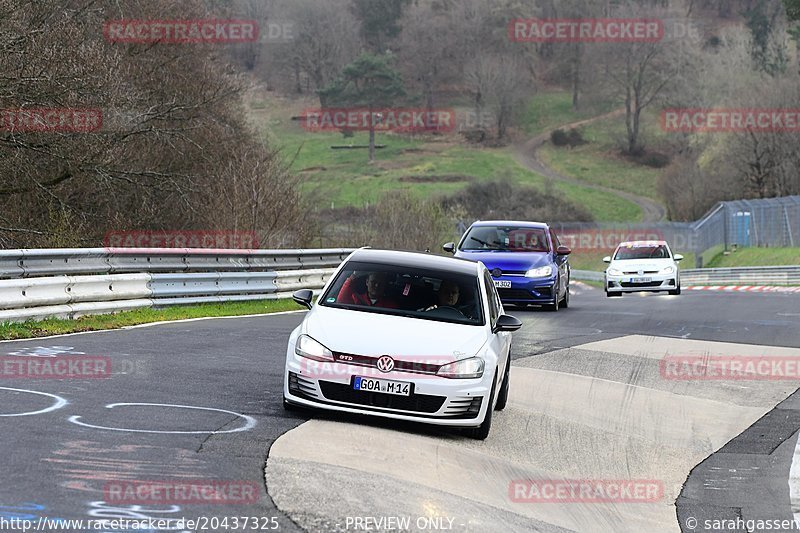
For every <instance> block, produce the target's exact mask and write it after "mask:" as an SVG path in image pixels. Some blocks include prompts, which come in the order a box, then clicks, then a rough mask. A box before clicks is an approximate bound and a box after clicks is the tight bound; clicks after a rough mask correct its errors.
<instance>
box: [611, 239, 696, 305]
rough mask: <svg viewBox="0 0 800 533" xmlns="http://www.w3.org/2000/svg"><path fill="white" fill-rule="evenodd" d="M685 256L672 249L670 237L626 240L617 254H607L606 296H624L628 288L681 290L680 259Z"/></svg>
mask: <svg viewBox="0 0 800 533" xmlns="http://www.w3.org/2000/svg"><path fill="white" fill-rule="evenodd" d="M682 259H683V256H682V255H680V254H674V255H673V253H672V250H670V248H669V245H668V244H667V243H666V241H630V242H623V243H620V244H619V246H617V249H616V250H614V255H613V256H606V257H604V258H603V261H604V262H605V263H608V264H609V265H608V268H606V271H605V283H604V286H605V291H606V296H609V297H611V296H622V294H623V293H625V292H642V291H649V292H660V291H668V292H669V293H670V294H673V295H675V294H680V293H681V276H680V271H679V269H678V261H680V260H682Z"/></svg>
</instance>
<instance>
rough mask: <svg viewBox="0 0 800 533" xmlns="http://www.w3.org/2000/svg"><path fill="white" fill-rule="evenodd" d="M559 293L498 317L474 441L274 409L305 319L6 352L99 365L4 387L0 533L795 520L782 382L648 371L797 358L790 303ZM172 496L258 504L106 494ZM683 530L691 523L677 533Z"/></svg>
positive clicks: (645, 526) (239, 322)
mask: <svg viewBox="0 0 800 533" xmlns="http://www.w3.org/2000/svg"><path fill="white" fill-rule="evenodd" d="M575 292H576V294H574V296H573V299H572V302H571V306H570V308H569V309H566V310H562V311H560V312H558V313H552V312H546V311H539V310H535V309H526V310H518V309H513V308H512V309H509V310H508V311H509V312H510V313H511V314H515V315H516V316H518V317H520V318H521V319H522V320H523V322H524V326H523V328H522V329H521V330H520V331H519V332H518V333H516V334H515V336H514V348H513V357H514V362H513V367H512V386H511V396H510V399H509V406H508V408H507V409H506V410H505V411H503V412H502V413H498V414H497V415H496V417H495V422H494V427H493V430H492V434H491V435H490V436H489V439H487V440H486V441H484V442H476V441H472V440H470V439H468V438H466V437H464V436H462V435H461V434H459V433H458V432H454V431H443V430H439V429H437V428H431V427H426V426H417V425H413V424H398V423H393V422H382V421H375V420H371V419H363V418H359V417H343V416H338V415H328V414H321V413H300V414H294V413H287V412H285V411H284V409H283V406H282V403H281V395H282V385H281V380H282V372H283V360H284V354H285V350H286V339H287V338H288V335H289V332H290V331H291V330H292V329H293V328H294V327H295V326H296V325H297V324H298V323H299V322H300V321H301V320H302V317H303V314H302V313H290V314H281V315H272V316H259V317H246V318H230V319H213V320H196V321H187V322H180V323H167V324H158V325H151V326H147V327H136V328H129V329H124V330H115V331H108V332H98V333H90V334H79V335H69V336H61V337H56V338H49V339H33V340H27V341H15V342H4V343H0V355H2V356H5V357H12V358H21V359H25V360H28V359H30V358H33V357H38V358H47V359H50V360H55V359H58V358H59V357H74V356H86V355H92V356H102V357H108V358H110V361H111V368H112V373H111V375H110V377H106V378H103V379H97V378H95V379H60V380H58V379H42V378H41V377H18V378H3V379H2V380H0V399H1V400H2V403H0V429H1V431H0V446H2V450H3V451H4V452H5V456H4V457H3V461H2V481H3V482H2V484H0V494H2V498H1V499H0V519H3V518H5V519H11V518H15V517H16V518H28V519H32V520H34V521H36V520H38V518H39V517H47V518H51V519H53V518H62V519H84V520H85V519H89V518H107V519H113V518H131V519H142V518H146V517H151V518H171V519H178V518H181V517H185V518H196V517H216V518H217V519H222V518H223V517H229V525H232V521H231V519H230V517H233V516H238V517H259V519H260V524H259V525H260V526H265V525H266V526H267V527H262V528H259V529H260V530H280V531H300V530H308V531H368V530H371V531H386V530H391V528H388V527H387V526H392V525H394V526H397V525H398V522H389V521H387V520H385V519H388V518H389V517H398V518H400V519H401V522H400V523H402V519H404V518H405V519H408V520H410V524H411V525H410V526H409V527H408V528H407V530H410V531H419V530H423V531H433V530H436V528H437V527H438V528H439V530H450V531H680V530H681V529H683V530H684V531H704V530H707V529H702V519H703V518H704V517H712V516H714V517H716V516H740V517H741V516H756V515H757V516H762V517H772V516H774V517H775V518H782V517H790V518H791V516H792V508H791V503H794V502H793V501H792V502H790V497H789V471H790V470H789V468H790V465H791V461H792V457H793V453H794V447H795V442H796V440H797V429H798V428H800V416H794V415H791V416H790V415H787V416H775V413H777V414H781V415H782V412H778V409H775V411H772V410H773V409H774V408H775V407H776V406H777V405H778V404H780V403H781V402H782V401H784V400H785V399H786V398H787V397H788V396H790V395H791V394H792V393H793V392H794V391H795V390H796V389H797V386H798V384H797V383H796V381H792V380H788V381H780V380H769V381H766V380H756V381H745V382H727V381H689V382H687V381H676V380H665V379H663V376H661V375H660V374H659V365H658V363H659V359H660V358H661V357H663V356H664V355H675V354H677V355H680V354H710V355H714V354H717V355H730V354H735V355H752V356H760V355H773V356H776V357H779V356H792V357H794V356H797V355H798V354H800V350H797V349H798V348H800V333H798V332H800V295H797V294H763V293H753V294H748V293H733V294H731V293H716V292H707V291H685V292H684V294H683V295H680V296H668V295H666V294H648V295H625V296H623V297H622V298H613V299H609V298H606V297H605V296H604V294H603V293H602V291H600V290H597V289H590V288H587V287H583V288H581V289H578V290H577V291H575ZM771 347H786V348H771ZM43 394H44V395H43ZM47 395H50V396H47ZM143 404H147V405H143ZM153 404H155V405H153ZM798 404H800V402H795V403H791V401H790V403H788V404H787V403H784V404H782V406H783V408H784V409H783V411H786V412H788V411H789V410H792V409H794V410H793V411H792V412H793V413H797V410H796V407H797V405H798ZM789 408H792V409H789ZM37 411H41V412H39V413H36V412H37ZM25 413H30V414H25ZM759 424H761V426H759ZM751 426H752V427H751ZM764 428H766V429H764ZM776 428H777V429H776ZM764 435H767V437H764ZM765 438H766V439H767V440H768V441H769V442H765ZM737 439H738V440H737ZM726 446H727V447H728V449H727V450H726V449H725V447H726ZM731 446H733V448H731ZM718 451H719V452H720V453H714V452H718ZM732 452H735V453H732ZM726 453H727V456H726V457H722V456H723V455H724V454H726ZM758 454H761V456H763V457H762V458H761V459H760V460H762V461H763V462H764V464H769V465H771V468H766V467H763V468H758V469H757V470H758V479H757V480H755V481H753V483H752V484H749V483H745V482H742V481H741V479H739V478H740V477H741V476H736V475H733V476H732V477H733V478H736V479H735V480H736V482H732V483H729V484H724V485H723V486H722V487H721V488H720V490H717V491H711V490H709V487H708V478H709V470H708V468H711V470H710V472H711V473H712V474H711V475H710V477H712V478H713V479H721V474H720V471H719V465H717V464H716V463H715V461H718V460H719V461H722V462H721V463H719V464H722V465H724V467H725V468H726V469H727V470H731V469H732V468H733V469H734V470H735V468H737V467H738V466H737V465H739V464H740V463H741V462H743V461H750V462H749V465H750V466H751V467H752V466H753V464H754V463H753V461H756V460H759V459H758V458H757V457H756V455H758ZM720 457H721V459H720ZM715 458H717V459H715ZM703 465H705V466H703ZM731 465H734V466H733V467H731ZM265 466H266V470H265ZM690 472H692V477H691V478H690V479H689V482H688V483H687V481H686V480H687V476H688V475H689V473H690ZM728 475H729V476H730V475H731V474H730V472H728ZM697 476H700V477H697ZM702 476H705V478H703V477H702ZM530 478H536V479H553V480H564V479H594V480H603V479H605V480H620V479H641V480H653V481H657V482H658V483H660V484H661V486H663V491H664V494H663V495H662V496H661V497H660V498H658V499H657V500H655V501H650V502H648V503H642V502H638V503H619V502H604V503H598V502H585V501H584V502H564V501H560V502H548V503H530V502H525V501H523V502H518V501H513V500H512V498H511V494H510V493H509V487H510V483H511V482H512V481H513V480H518V479H530ZM265 479H266V483H265ZM748 479H750V478H748ZM166 480H171V481H176V480H181V481H184V482H187V483H202V482H204V481H207V480H225V481H233V482H241V483H242V484H247V483H250V484H251V485H249V486H255V487H256V488H257V494H256V495H255V496H256V497H255V501H251V502H249V503H247V502H243V501H241V500H235V499H234V500H233V501H227V502H216V503H197V502H186V501H166V500H165V499H163V497H162V499H156V500H154V501H144V502H142V501H138V502H133V503H131V502H125V501H119V500H114V498H113V496H114V494H113V493H111V492H110V489H109V487H113V486H118V484H119V482H124V481H128V482H143V481H149V482H153V481H166ZM698 483H699V485H698ZM704 483H705V484H704ZM115 484H116V485H115ZM684 485H685V486H684ZM693 487H694V488H693ZM765 487H766V488H765ZM104 489H105V490H104ZM690 489H691V490H690ZM681 491H683V492H681ZM723 495H724V496H725V497H726V498H727V499H726V498H722V496H723ZM714 498H715V499H714ZM676 499H678V508H677V510H676V506H675V501H676ZM712 500H713V501H712ZM722 500H724V501H722ZM741 502H749V503H748V505H750V507H747V509H748V510H747V512H744V511H743V509H744V508H745V507H746V506H744V505H743V504H742V503H741ZM276 505H277V506H276ZM690 513H694V514H690ZM748 513H749V514H748ZM689 516H696V517H697V518H698V519H699V520H701V522H700V524H701V527H699V528H695V529H692V528H687V527H686V525H685V523H681V522H679V518H681V519H683V520H684V521H685V519H686V518H687V517H689ZM381 518H384V521H383V522H382V523H381V522H377V521H376V520H380V519H381ZM273 519H274V520H273ZM356 519H360V520H359V521H356ZM251 520H252V519H251ZM2 524H3V523H2V521H0V526H2ZM359 524H360V527H359ZM205 525H206V526H207V527H206V528H205V530H206V531H225V530H226V529H225V528H224V527H222V526H221V525H218V526H217V527H214V528H212V527H211V524H210V523H208V524H205ZM250 525H251V526H252V521H251V522H250ZM420 526H421V527H420ZM268 528H269V529H268ZM273 528H274V529H273ZM0 529H3V530H14V529H13V528H11V527H7V526H6V527H0ZM245 529H247V530H251V529H250V528H241V527H240V528H239V530H245ZM40 530H45V531H59V530H61V531H64V530H67V529H63V528H62V529H58V528H55V527H51V528H49V529H40ZM70 530H77V528H73V529H70ZM108 530H109V531H111V530H112V529H108ZM161 530H163V531H166V530H167V529H163V528H162V529H155V530H154V531H161ZM171 530H172V531H193V530H197V531H202V530H203V529H202V528H199V527H195V528H194V529H171ZM227 530H228V531H233V530H235V529H234V528H232V527H228V529H227ZM394 530H399V529H397V528H395V529H394ZM728 530H734V529H728ZM114 531H120V529H115V530H114ZM137 531H142V529H137ZM742 531H744V529H742Z"/></svg>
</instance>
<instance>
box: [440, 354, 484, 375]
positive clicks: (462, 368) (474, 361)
mask: <svg viewBox="0 0 800 533" xmlns="http://www.w3.org/2000/svg"><path fill="white" fill-rule="evenodd" d="M483 365H484V363H483V359H481V358H480V357H470V358H469V359H462V360H461V361H456V362H455V363H450V364H447V365H444V366H442V367H441V368H440V369H439V371H438V372H436V375H437V376H441V377H443V378H454V379H467V378H479V377H481V376H482V375H483Z"/></svg>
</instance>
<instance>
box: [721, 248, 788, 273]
mask: <svg viewBox="0 0 800 533" xmlns="http://www.w3.org/2000/svg"><path fill="white" fill-rule="evenodd" d="M786 265H800V248H739V249H738V250H737V251H735V252H731V253H730V254H728V255H724V254H722V253H720V254H718V255H716V256H715V257H714V258H713V259H711V260H710V261H709V262H708V265H707V266H708V267H709V268H715V267H722V268H725V267H743V266H786Z"/></svg>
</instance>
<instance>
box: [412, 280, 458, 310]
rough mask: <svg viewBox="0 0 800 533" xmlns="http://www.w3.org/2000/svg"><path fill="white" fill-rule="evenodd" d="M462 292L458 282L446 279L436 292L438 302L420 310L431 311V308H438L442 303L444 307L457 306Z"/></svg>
mask: <svg viewBox="0 0 800 533" xmlns="http://www.w3.org/2000/svg"><path fill="white" fill-rule="evenodd" d="M460 294H461V289H459V288H458V283H456V282H454V281H451V280H449V279H446V280H444V281H442V283H441V285H439V291H438V292H437V293H436V301H437V303H436V304H434V305H432V306H430V307H426V308H425V309H420V311H430V310H431V309H436V308H437V307H439V306H440V305H441V306H443V307H455V306H456V304H457V303H458V297H459V296H460Z"/></svg>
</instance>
